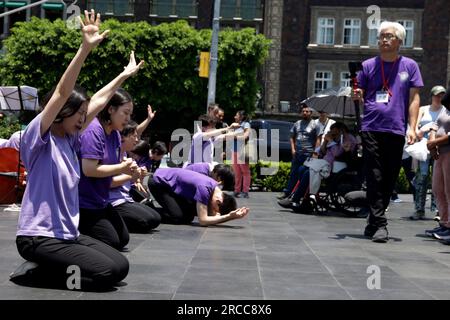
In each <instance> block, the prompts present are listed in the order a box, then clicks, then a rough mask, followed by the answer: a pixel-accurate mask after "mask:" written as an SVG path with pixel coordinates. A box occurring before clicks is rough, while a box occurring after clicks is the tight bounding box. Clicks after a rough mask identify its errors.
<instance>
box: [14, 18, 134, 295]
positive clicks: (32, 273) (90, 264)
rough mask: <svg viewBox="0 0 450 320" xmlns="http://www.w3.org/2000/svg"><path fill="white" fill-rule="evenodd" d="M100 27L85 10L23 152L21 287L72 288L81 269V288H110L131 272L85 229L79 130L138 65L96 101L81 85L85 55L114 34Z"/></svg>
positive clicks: (19, 246)
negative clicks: (72, 50) (77, 42)
mask: <svg viewBox="0 0 450 320" xmlns="http://www.w3.org/2000/svg"><path fill="white" fill-rule="evenodd" d="M99 25H100V14H97V16H96V15H95V12H94V10H92V12H91V13H90V14H89V13H88V12H87V11H85V22H83V21H81V27H82V29H81V30H82V35H83V41H82V44H81V46H80V48H79V49H78V52H77V53H76V55H75V57H74V58H73V59H72V61H71V63H70V64H69V66H68V67H67V69H66V71H65V72H64V74H63V76H62V77H61V79H60V80H59V82H58V85H57V86H56V88H55V89H53V90H52V91H51V92H49V94H48V95H47V97H46V98H45V99H44V101H43V106H44V109H43V111H42V112H41V113H40V114H39V115H38V116H37V117H36V118H35V119H34V120H33V121H31V123H30V124H29V125H28V127H27V129H26V130H25V132H24V134H23V137H22V145H21V154H22V159H23V162H24V164H25V167H26V169H27V170H28V172H29V174H28V186H27V188H26V190H25V194H24V197H23V200H22V208H21V212H20V215H19V222H18V230H17V238H16V244H17V249H18V251H19V253H20V255H21V256H22V257H23V258H24V259H26V260H28V262H26V263H24V264H22V265H21V266H20V267H19V268H18V269H16V271H15V272H13V273H12V274H11V276H10V278H11V281H13V282H15V283H17V284H25V285H37V286H52V287H53V286H57V287H64V288H68V287H67V281H68V277H69V276H70V275H71V274H68V273H67V272H68V271H69V269H68V267H71V266H77V267H78V268H79V272H80V273H79V274H81V279H80V280H81V283H80V287H77V286H75V287H74V288H76V289H82V290H90V289H94V290H99V289H102V290H103V289H106V288H111V287H113V286H114V285H115V284H116V283H118V282H119V281H121V280H122V279H124V278H125V277H126V275H127V274H128V269H129V264H128V260H127V259H126V258H125V257H124V256H123V255H122V254H121V253H120V252H118V251H117V250H115V249H114V248H111V247H110V246H108V245H106V244H104V243H102V242H101V241H98V240H95V239H93V238H91V237H88V236H85V235H80V233H79V231H78V226H79V218H80V215H79V198H78V183H79V179H80V165H79V161H78V158H77V151H78V150H79V148H80V141H79V134H80V131H82V130H84V129H85V128H86V127H87V126H88V124H89V123H90V122H91V121H92V119H93V118H94V117H95V116H96V114H97V113H98V112H99V111H100V110H101V109H102V108H103V107H104V106H105V104H106V102H107V101H108V100H109V97H110V96H111V95H112V93H113V92H114V91H115V87H116V86H117V85H120V83H122V82H123V81H124V80H125V79H126V78H128V77H130V76H131V75H133V74H134V73H136V72H137V70H138V68H139V66H136V64H135V63H134V62H133V61H132V59H130V63H129V64H128V66H127V67H126V68H125V70H124V71H123V72H122V73H121V74H120V75H119V76H118V77H117V78H116V79H114V80H113V81H112V82H110V83H109V84H108V85H107V86H105V87H104V88H102V89H101V90H100V91H98V92H97V93H96V94H94V96H93V97H92V98H91V99H90V100H89V97H88V96H87V94H86V91H85V90H84V89H82V88H81V87H78V86H76V85H75V82H76V80H77V78H78V75H79V73H80V69H81V67H82V65H83V63H84V61H85V59H86V57H87V56H88V54H89V53H90V51H91V50H92V49H94V48H95V47H96V46H97V45H98V44H99V43H100V42H101V41H102V40H103V39H104V38H105V37H106V35H107V34H108V32H109V31H105V32H103V33H102V34H100V33H99Z"/></svg>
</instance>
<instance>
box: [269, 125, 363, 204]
mask: <svg viewBox="0 0 450 320" xmlns="http://www.w3.org/2000/svg"><path fill="white" fill-rule="evenodd" d="M356 146H357V141H356V138H355V137H354V136H353V135H352V134H350V133H349V130H348V128H347V126H346V125H345V124H344V123H342V122H336V123H334V124H333V125H332V126H331V127H330V131H329V132H328V133H327V134H326V135H325V137H324V141H323V143H322V145H321V147H320V150H318V151H319V152H318V153H317V154H316V158H311V159H309V160H307V161H306V162H305V164H304V165H303V166H300V168H299V169H298V170H297V178H298V180H297V183H296V186H295V187H294V191H293V192H292V193H291V195H290V196H289V197H288V198H286V199H283V200H280V201H278V204H279V205H280V206H282V207H283V208H291V209H294V210H296V211H301V210H300V206H301V203H300V202H301V200H302V199H304V198H306V196H307V195H308V194H315V193H317V192H318V190H319V188H318V187H320V182H321V177H328V176H329V175H330V173H331V171H333V170H332V168H333V166H334V165H335V164H337V163H338V162H337V159H339V160H341V161H339V163H340V167H341V169H342V168H343V167H345V165H342V164H343V163H345V164H346V163H347V162H348V163H349V164H350V162H351V161H353V158H354V157H355V156H356ZM342 160H343V161H342ZM336 167H337V166H336ZM312 171H314V172H312ZM334 171H336V172H337V171H339V170H338V169H336V170H334ZM318 173H319V174H318ZM312 175H314V180H315V181H314V186H313V188H310V179H311V180H312V178H311V176H312ZM312 189H315V190H312Z"/></svg>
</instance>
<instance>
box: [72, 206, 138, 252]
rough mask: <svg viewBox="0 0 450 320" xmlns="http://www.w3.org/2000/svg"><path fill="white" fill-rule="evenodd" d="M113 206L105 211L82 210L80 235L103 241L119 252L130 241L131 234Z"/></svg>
mask: <svg viewBox="0 0 450 320" xmlns="http://www.w3.org/2000/svg"><path fill="white" fill-rule="evenodd" d="M111 208H112V207H111V206H108V207H106V208H105V209H98V210H96V209H82V208H80V225H79V227H78V229H79V230H80V233H82V234H85V235H87V236H90V237H92V238H94V239H97V240H100V241H103V242H104V243H106V244H107V245H110V246H111V247H113V248H116V249H117V250H121V249H123V248H124V247H125V246H126V245H127V244H128V242H129V241H130V234H129V233H128V229H127V226H126V225H125V222H124V221H123V219H122V217H121V216H120V215H119V214H118V213H117V212H115V211H113V210H111Z"/></svg>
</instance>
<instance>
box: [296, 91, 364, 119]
mask: <svg viewBox="0 0 450 320" xmlns="http://www.w3.org/2000/svg"><path fill="white" fill-rule="evenodd" d="M351 90H352V88H351V87H340V88H330V89H325V90H322V91H320V92H318V93H316V94H314V95H312V96H311V97H309V98H306V99H305V100H303V101H302V104H306V105H307V106H308V107H310V108H311V109H314V110H315V111H317V112H326V113H328V114H329V115H330V117H343V118H345V117H354V116H355V115H356V112H355V104H354V103H353V101H352V98H351Z"/></svg>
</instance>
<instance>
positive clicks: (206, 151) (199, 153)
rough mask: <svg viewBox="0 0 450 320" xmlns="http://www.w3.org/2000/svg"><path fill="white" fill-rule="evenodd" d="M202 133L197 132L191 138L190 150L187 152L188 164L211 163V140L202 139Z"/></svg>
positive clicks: (212, 146) (212, 145)
mask: <svg viewBox="0 0 450 320" xmlns="http://www.w3.org/2000/svg"><path fill="white" fill-rule="evenodd" d="M203 134H204V132H202V131H199V132H197V133H195V134H194V135H193V136H192V144H191V149H190V151H189V159H188V162H189V163H197V162H208V163H212V162H213V150H214V149H213V148H214V144H213V139H211V138H209V139H205V140H204V139H203Z"/></svg>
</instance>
